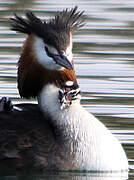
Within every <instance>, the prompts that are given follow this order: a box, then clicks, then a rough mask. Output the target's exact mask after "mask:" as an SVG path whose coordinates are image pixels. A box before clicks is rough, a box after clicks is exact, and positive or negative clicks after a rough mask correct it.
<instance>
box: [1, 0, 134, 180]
mask: <svg viewBox="0 0 134 180" xmlns="http://www.w3.org/2000/svg"><path fill="white" fill-rule="evenodd" d="M75 5H78V6H79V9H80V10H85V14H86V15H87V17H86V25H85V26H84V27H83V28H82V29H81V30H80V31H79V33H76V34H75V36H74V49H73V52H74V54H75V55H74V61H75V69H76V73H77V77H78V80H79V83H80V86H81V89H82V91H83V98H82V104H83V105H84V106H85V108H86V109H87V110H88V111H90V112H92V113H93V114H95V115H96V116H98V118H99V119H100V120H101V121H102V122H104V123H105V124H106V125H107V126H108V127H109V128H110V129H111V131H112V132H113V133H114V134H115V135H116V136H117V138H118V139H119V140H120V141H121V142H122V143H123V146H124V148H125V150H126V153H127V156H128V158H129V164H130V168H131V169H134V152H133V150H134V61H133V58H134V19H133V17H134V2H133V1H124V0H118V1H116V0H111V1H107V0H90V1H89V0H84V1H83V0H68V1H66V2H63V1H61V0H59V1H52V0H46V1H44V0H38V1H37V0H23V1H20V0H18V1H17V0H16V1H15V0H7V1H6V2H5V1H2V0H0V95H1V96H10V97H11V98H12V100H13V101H14V103H16V102H18V101H20V99H19V95H18V90H17V85H16V72H17V66H16V65H17V61H18V57H19V53H20V51H21V49H20V48H21V46H22V43H23V42H24V39H25V35H23V34H16V33H15V32H12V31H10V30H9V23H10V20H9V17H12V16H13V12H17V13H21V14H22V15H23V14H24V12H25V9H30V10H33V11H34V12H35V13H36V15H38V16H40V17H41V18H45V19H48V18H49V17H52V15H53V14H54V13H55V12H56V11H58V10H59V11H60V10H62V9H63V8H66V7H68V8H71V7H74V6H75ZM31 101H34V100H31ZM133 175H134V174H133V172H132V171H130V178H129V179H131V178H133ZM2 178H3V177H2ZM8 178H9V177H8ZM19 178H20V179H24V176H23V178H22V176H20V177H19ZM26 178H27V179H40V180H41V179H56V178H57V179H58V178H59V176H53V177H49V178H48V177H44V178H43V177H42V176H41V177H39V176H38V177H36V176H33V177H27V176H26V177H25V179H26ZM90 178H91V179H112V178H113V177H103V176H102V177H101V178H100V177H97V176H96V175H95V176H91V177H90V176H86V175H83V174H79V175H78V176H73V175H72V174H71V175H70V176H69V179H82V180H83V179H84V180H85V179H90ZM114 178H115V177H114ZM114 178H113V179H114ZM9 179H10V178H9ZM11 179H18V177H16V176H15V177H13V176H11ZM59 179H68V178H67V177H65V175H62V177H60V178H59ZM115 179H120V178H115Z"/></svg>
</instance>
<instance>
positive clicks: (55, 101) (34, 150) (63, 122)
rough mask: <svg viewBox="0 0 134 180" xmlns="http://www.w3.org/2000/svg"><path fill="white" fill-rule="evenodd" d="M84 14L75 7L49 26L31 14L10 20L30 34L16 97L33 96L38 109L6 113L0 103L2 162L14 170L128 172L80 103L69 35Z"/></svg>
mask: <svg viewBox="0 0 134 180" xmlns="http://www.w3.org/2000/svg"><path fill="white" fill-rule="evenodd" d="M82 14H83V12H78V11H77V7H75V8H73V9H71V10H70V11H69V10H67V9H66V10H63V11H62V12H60V13H58V14H57V15H56V16H55V18H54V19H51V20H49V21H48V22H46V21H42V20H40V19H39V18H37V17H36V16H35V15H34V14H33V13H32V12H30V11H29V12H27V13H26V17H27V18H26V19H23V18H22V17H19V16H17V15H15V18H12V20H13V21H14V22H15V23H14V24H13V25H12V30H15V31H18V32H22V33H25V34H28V38H27V40H26V42H25V44H24V47H23V51H22V54H21V57H20V60H19V67H18V89H19V93H20V95H21V96H22V97H26V98H29V97H37V98H38V103H39V106H38V105H32V104H25V105H23V104H22V105H21V104H20V105H17V106H14V107H13V109H12V108H11V109H10V107H11V105H10V101H7V102H6V99H3V100H2V102H3V104H4V105H5V107H6V108H7V111H6V110H5V111H4V109H5V108H4V109H3V111H2V110H1V113H0V154H1V161H0V164H1V163H3V160H4V159H18V160H19V161H21V162H22V163H21V165H20V163H18V164H19V165H18V166H22V167H23V166H25V165H26V166H28V165H29V166H33V167H42V168H44V169H45V170H87V171H108V172H111V171H127V170H128V161H127V158H126V155H125V152H124V150H123V148H122V146H121V144H120V142H119V141H118V140H117V139H116V138H115V137H114V136H113V135H112V133H111V132H110V131H109V130H108V129H107V128H106V127H105V126H104V125H103V124H102V123H101V122H100V121H99V120H98V119H97V118H95V117H94V116H93V115H92V114H90V113H89V112H87V111H86V110H85V109H84V108H83V107H82V106H81V104H80V89H79V86H78V84H77V80H76V75H75V71H74V70H73V57H72V32H73V31H75V30H76V29H77V28H79V27H80V26H81V25H82V23H83V22H82V20H81V17H82ZM2 102H1V104H2ZM6 105H7V106H6ZM1 106H2V105H1ZM2 107H4V106H2ZM15 107H17V108H18V109H19V110H16V108H15ZM1 109H2V108H1Z"/></svg>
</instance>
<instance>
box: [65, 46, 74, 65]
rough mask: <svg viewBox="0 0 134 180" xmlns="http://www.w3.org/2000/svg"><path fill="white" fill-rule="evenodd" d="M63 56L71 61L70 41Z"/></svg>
mask: <svg viewBox="0 0 134 180" xmlns="http://www.w3.org/2000/svg"><path fill="white" fill-rule="evenodd" d="M65 56H66V57H67V59H68V60H69V61H70V62H72V59H73V54H72V43H70V45H69V46H68V47H67V49H66V53H65Z"/></svg>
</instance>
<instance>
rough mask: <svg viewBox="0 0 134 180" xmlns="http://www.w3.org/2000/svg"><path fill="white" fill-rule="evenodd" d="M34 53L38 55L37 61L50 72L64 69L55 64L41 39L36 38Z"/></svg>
mask: <svg viewBox="0 0 134 180" xmlns="http://www.w3.org/2000/svg"><path fill="white" fill-rule="evenodd" d="M33 48H34V52H35V55H36V59H37V61H38V62H39V63H40V64H41V65H42V66H43V67H45V68H47V69H50V70H61V69H62V67H61V66H59V65H58V64H56V63H55V62H54V60H53V59H52V58H50V57H49V56H48V55H47V54H46V51H45V44H44V42H43V40H42V39H41V38H39V37H35V43H34V45H33Z"/></svg>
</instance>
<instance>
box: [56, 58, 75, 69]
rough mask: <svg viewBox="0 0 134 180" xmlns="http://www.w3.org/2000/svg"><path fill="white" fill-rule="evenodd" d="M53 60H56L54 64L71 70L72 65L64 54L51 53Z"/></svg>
mask: <svg viewBox="0 0 134 180" xmlns="http://www.w3.org/2000/svg"><path fill="white" fill-rule="evenodd" d="M53 60H54V61H55V62H56V64H58V65H60V66H62V67H64V68H66V69H69V70H73V66H72V64H71V63H70V61H69V60H68V59H67V57H66V56H64V55H53Z"/></svg>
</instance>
